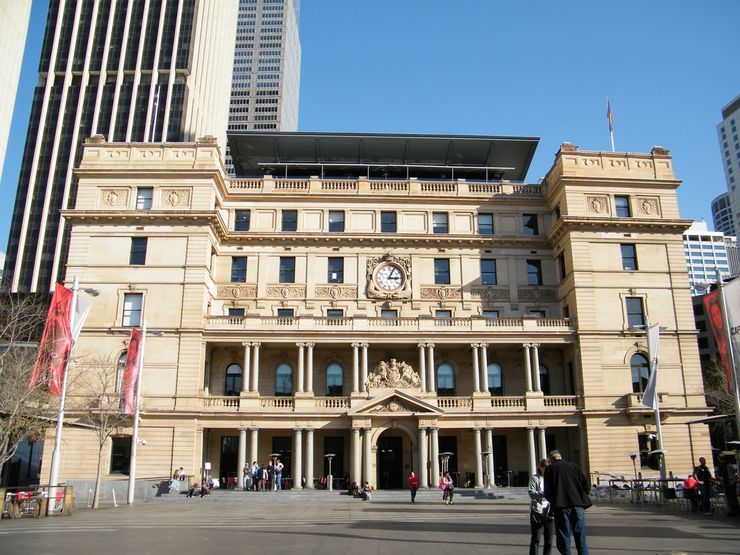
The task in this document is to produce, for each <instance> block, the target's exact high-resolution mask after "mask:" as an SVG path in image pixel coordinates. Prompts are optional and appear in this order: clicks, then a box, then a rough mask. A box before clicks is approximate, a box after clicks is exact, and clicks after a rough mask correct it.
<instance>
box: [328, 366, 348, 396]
mask: <svg viewBox="0 0 740 555" xmlns="http://www.w3.org/2000/svg"><path fill="white" fill-rule="evenodd" d="M326 394H327V395H328V396H329V397H340V396H342V395H344V368H342V365H341V364H339V363H338V362H332V363H331V364H330V365H329V366H327V367H326Z"/></svg>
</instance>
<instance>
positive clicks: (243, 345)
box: [242, 341, 252, 347]
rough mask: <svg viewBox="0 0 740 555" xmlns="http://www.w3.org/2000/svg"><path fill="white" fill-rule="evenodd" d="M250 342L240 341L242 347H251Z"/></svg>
mask: <svg viewBox="0 0 740 555" xmlns="http://www.w3.org/2000/svg"><path fill="white" fill-rule="evenodd" d="M251 346H252V342H251V341H242V347H251Z"/></svg>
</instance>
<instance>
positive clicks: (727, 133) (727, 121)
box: [712, 95, 740, 237]
mask: <svg viewBox="0 0 740 555" xmlns="http://www.w3.org/2000/svg"><path fill="white" fill-rule="evenodd" d="M738 124H740V95H737V96H736V97H735V98H734V99H733V100H732V102H730V103H729V104H728V105H727V106H725V107H724V108H722V122H721V123H719V125H717V137H718V138H719V146H720V151H721V153H722V166H723V167H724V169H725V179H726V180H727V194H728V198H727V200H728V201H729V208H730V210H731V212H732V216H733V223H734V231H733V232H732V233H730V234H729V235H735V236H736V237H737V236H740V190H736V187H737V185H738V184H739V183H740V139H738V132H737V128H738ZM720 199H721V195H720V196H719V197H717V198H716V199H715V200H714V201H712V216H713V218H714V219H715V229H717V231H719V230H720V228H719V227H716V226H717V223H716V220H717V216H715V211H714V203H715V202H717V201H719V200H720Z"/></svg>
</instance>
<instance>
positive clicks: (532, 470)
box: [527, 428, 537, 476]
mask: <svg viewBox="0 0 740 555" xmlns="http://www.w3.org/2000/svg"><path fill="white" fill-rule="evenodd" d="M527 455H528V458H529V475H530V476H533V475H534V474H536V473H537V461H536V460H535V459H536V457H535V452H534V428H527Z"/></svg>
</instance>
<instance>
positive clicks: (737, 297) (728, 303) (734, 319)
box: [722, 278, 740, 391]
mask: <svg viewBox="0 0 740 555" xmlns="http://www.w3.org/2000/svg"><path fill="white" fill-rule="evenodd" d="M722 294H723V296H724V299H725V309H726V311H727V325H728V330H729V336H730V341H732V353H733V355H734V358H735V360H734V362H735V364H734V368H735V383H736V384H737V383H738V375H737V372H738V368H740V279H738V278H735V279H733V280H732V281H731V282H729V283H728V284H727V285H725V286H724V287H723V288H722ZM728 370H729V368H728ZM727 374H728V376H729V371H728V372H727ZM728 384H729V382H728ZM736 391H737V390H736Z"/></svg>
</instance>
